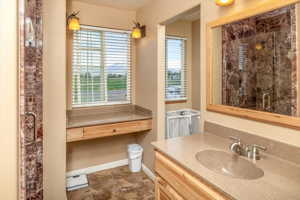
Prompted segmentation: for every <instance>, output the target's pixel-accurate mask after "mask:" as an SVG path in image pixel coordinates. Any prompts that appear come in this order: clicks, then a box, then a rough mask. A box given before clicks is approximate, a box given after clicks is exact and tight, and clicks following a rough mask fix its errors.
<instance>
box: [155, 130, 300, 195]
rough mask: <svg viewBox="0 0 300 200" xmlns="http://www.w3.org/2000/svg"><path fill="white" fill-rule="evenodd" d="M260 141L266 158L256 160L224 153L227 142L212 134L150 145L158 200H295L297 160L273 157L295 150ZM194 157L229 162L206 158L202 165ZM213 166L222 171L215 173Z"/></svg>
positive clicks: (299, 182)
mask: <svg viewBox="0 0 300 200" xmlns="http://www.w3.org/2000/svg"><path fill="white" fill-rule="evenodd" d="M219 132H220V131H219ZM229 133H230V132H229ZM231 133H233V132H231ZM225 135H226V134H225ZM244 135H246V134H244ZM226 136H227V135H226ZM243 139H244V138H243ZM249 141H253V140H252V139H250V140H249ZM259 141H260V142H258V143H259V144H260V145H266V144H267V143H268V144H269V145H266V146H268V147H267V148H268V154H267V153H265V152H264V153H261V159H260V160H257V161H253V160H251V159H248V158H245V157H241V156H237V155H236V154H235V153H233V152H231V151H230V149H229V146H230V144H231V143H232V141H231V140H230V139H227V138H225V137H224V138H223V137H220V136H218V135H217V134H212V133H204V134H196V135H192V136H187V137H181V138H174V139H169V140H165V141H158V142H154V143H153V145H154V147H155V150H156V154H155V167H154V169H155V172H156V175H157V178H156V197H157V199H158V200H165V199H172V200H173V199H176V200H181V199H189V200H199V199H200V200H202V199H203V200H211V199H218V200H229V199H238V200H253V199H272V200H282V199H293V200H297V199H300V190H299V187H300V165H299V160H294V161H295V162H294V161H292V160H285V159H284V158H283V157H281V156H280V157H278V155H279V154H278V155H273V153H274V154H276V149H277V148H276V146H277V147H279V148H280V149H282V150H283V151H284V152H285V153H284V154H287V155H290V154H294V153H297V152H298V151H299V149H298V150H295V149H292V147H283V146H281V145H282V144H275V143H272V142H270V141H268V142H267V143H264V142H262V143H261V141H262V140H260V139H259ZM251 143H252V142H251ZM278 145H280V146H278ZM199 152H200V153H203V155H205V152H208V153H209V152H219V153H220V152H222V153H223V154H224V155H225V154H226V155H229V157H231V161H230V160H226V159H224V158H225V157H226V156H219V155H218V154H211V155H208V157H206V158H205V159H206V160H207V159H208V160H210V162H208V164H207V163H206V164H205V163H203V162H201V160H199V159H197V154H199ZM269 153H270V154H269ZM202 161H203V160H202ZM216 163H217V164H219V167H220V166H221V167H220V169H222V170H218V169H217V168H216V165H215V164H216ZM261 172H263V173H261Z"/></svg>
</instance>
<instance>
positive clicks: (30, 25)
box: [18, 0, 43, 200]
mask: <svg viewBox="0 0 300 200" xmlns="http://www.w3.org/2000/svg"><path fill="white" fill-rule="evenodd" d="M42 56H43V32H42V0H19V112H20V124H19V156H18V157H19V199H20V200H41V199H43V157H42V155H43V118H42V116H43V111H42V106H43V105H42V102H43V99H42V95H43V92H42Z"/></svg>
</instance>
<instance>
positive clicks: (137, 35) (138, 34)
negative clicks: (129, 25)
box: [131, 27, 142, 39]
mask: <svg viewBox="0 0 300 200" xmlns="http://www.w3.org/2000/svg"><path fill="white" fill-rule="evenodd" d="M131 36H132V38H134V39H139V38H141V37H142V30H141V29H140V28H139V27H135V28H134V29H133V30H132V34H131Z"/></svg>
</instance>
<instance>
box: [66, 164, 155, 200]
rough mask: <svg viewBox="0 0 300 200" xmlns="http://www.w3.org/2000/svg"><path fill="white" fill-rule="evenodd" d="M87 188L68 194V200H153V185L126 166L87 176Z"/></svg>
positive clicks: (141, 173) (142, 175)
mask: <svg viewBox="0 0 300 200" xmlns="http://www.w3.org/2000/svg"><path fill="white" fill-rule="evenodd" d="M88 181H89V187H86V188H83V189H79V190H75V191H71V192H68V194H67V196H68V200H154V199H155V196H154V183H153V181H152V180H151V179H149V178H148V177H147V176H146V175H145V174H144V173H143V172H139V173H131V172H130V171H129V168H128V166H124V167H118V168H114V169H109V170H104V171H100V172H96V173H93V174H89V175H88Z"/></svg>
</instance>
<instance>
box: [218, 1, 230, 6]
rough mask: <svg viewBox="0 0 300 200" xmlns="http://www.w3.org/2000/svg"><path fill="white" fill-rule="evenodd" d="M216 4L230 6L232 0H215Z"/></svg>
mask: <svg viewBox="0 0 300 200" xmlns="http://www.w3.org/2000/svg"><path fill="white" fill-rule="evenodd" d="M215 2H216V4H217V5H218V6H230V5H232V4H233V3H234V0H215Z"/></svg>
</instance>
